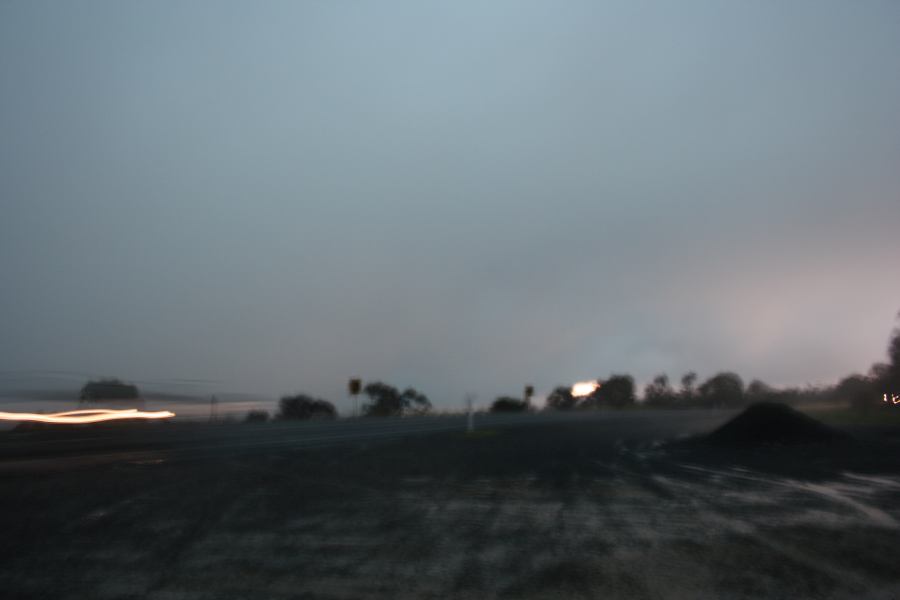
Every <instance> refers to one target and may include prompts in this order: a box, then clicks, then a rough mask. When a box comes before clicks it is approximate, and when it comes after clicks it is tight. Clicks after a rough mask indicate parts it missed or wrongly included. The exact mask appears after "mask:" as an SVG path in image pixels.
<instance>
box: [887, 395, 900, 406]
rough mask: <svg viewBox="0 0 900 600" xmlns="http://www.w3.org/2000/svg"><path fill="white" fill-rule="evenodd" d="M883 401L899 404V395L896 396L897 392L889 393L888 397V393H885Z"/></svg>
mask: <svg viewBox="0 0 900 600" xmlns="http://www.w3.org/2000/svg"><path fill="white" fill-rule="evenodd" d="M884 401H885V402H890V403H891V404H900V396H898V395H897V394H891V397H890V398H888V395H887V394H885V395H884Z"/></svg>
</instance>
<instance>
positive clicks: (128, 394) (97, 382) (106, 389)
mask: <svg viewBox="0 0 900 600" xmlns="http://www.w3.org/2000/svg"><path fill="white" fill-rule="evenodd" d="M139 397H140V392H139V391H138V388H137V386H136V385H133V384H130V383H125V382H123V381H121V380H119V379H116V378H114V377H110V378H107V379H94V380H92V381H88V382H87V383H86V384H84V386H83V387H82V388H81V393H80V394H79V399H80V400H82V401H85V400H86V401H91V400H121V399H131V398H139Z"/></svg>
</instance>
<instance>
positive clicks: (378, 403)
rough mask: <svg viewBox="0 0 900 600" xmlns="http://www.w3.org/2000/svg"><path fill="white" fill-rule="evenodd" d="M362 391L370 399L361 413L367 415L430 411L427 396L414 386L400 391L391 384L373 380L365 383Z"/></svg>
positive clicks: (395, 415) (396, 414)
mask: <svg viewBox="0 0 900 600" xmlns="http://www.w3.org/2000/svg"><path fill="white" fill-rule="evenodd" d="M363 393H364V394H365V395H366V396H368V397H369V400H370V402H368V403H367V404H366V405H365V406H363V413H364V414H365V415H366V416H367V417H399V416H403V415H424V414H426V413H428V412H430V411H431V401H430V400H428V396H426V395H425V394H422V393H420V392H418V391H416V390H415V389H414V388H406V389H405V390H403V391H402V392H400V391H399V390H397V388H395V387H394V386H392V385H388V384H386V383H382V382H380V381H375V382H372V383H370V384H368V385H366V387H365V388H363Z"/></svg>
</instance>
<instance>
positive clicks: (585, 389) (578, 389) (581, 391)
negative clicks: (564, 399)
mask: <svg viewBox="0 0 900 600" xmlns="http://www.w3.org/2000/svg"><path fill="white" fill-rule="evenodd" d="M598 387H600V384H599V383H597V382H596V381H579V382H578V383H576V384H575V385H573V386H572V395H573V396H575V397H576V398H582V397H584V396H590V395H591V394H593V393H594V390H596V389H597V388H598Z"/></svg>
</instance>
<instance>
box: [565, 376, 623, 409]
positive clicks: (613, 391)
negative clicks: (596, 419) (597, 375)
mask: <svg viewBox="0 0 900 600" xmlns="http://www.w3.org/2000/svg"><path fill="white" fill-rule="evenodd" d="M598 382H599V383H600V385H599V387H597V389H596V390H594V392H593V393H592V394H591V395H590V396H588V397H586V398H585V399H584V400H583V401H582V402H581V403H580V404H579V405H578V407H579V408H586V409H592V408H601V407H605V406H609V407H612V408H625V407H626V406H631V405H633V404H634V403H635V402H636V400H637V399H636V395H635V391H634V378H633V377H632V376H631V375H610V376H609V379H607V380H606V381H600V380H598Z"/></svg>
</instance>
